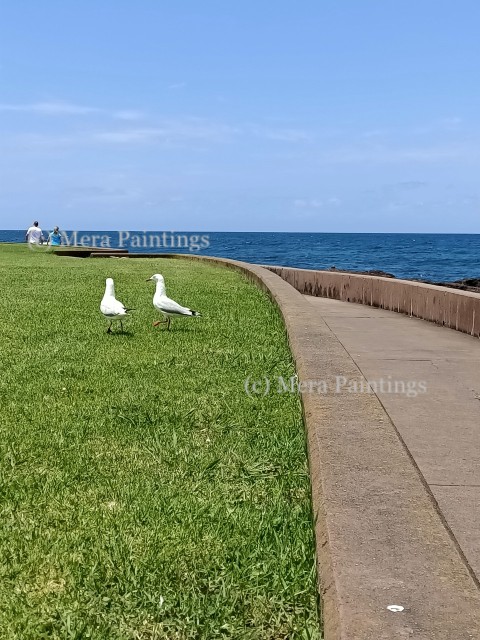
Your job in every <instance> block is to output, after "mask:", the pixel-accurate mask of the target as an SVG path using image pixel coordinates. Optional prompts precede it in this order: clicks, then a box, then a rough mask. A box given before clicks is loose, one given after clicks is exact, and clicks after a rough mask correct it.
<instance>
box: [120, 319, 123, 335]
mask: <svg viewBox="0 0 480 640" xmlns="http://www.w3.org/2000/svg"><path fill="white" fill-rule="evenodd" d="M120 329H121V330H122V333H123V324H122V321H121V320H120Z"/></svg>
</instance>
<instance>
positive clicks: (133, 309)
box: [125, 307, 136, 311]
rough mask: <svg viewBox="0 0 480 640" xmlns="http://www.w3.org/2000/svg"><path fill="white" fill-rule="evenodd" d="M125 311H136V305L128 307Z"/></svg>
mask: <svg viewBox="0 0 480 640" xmlns="http://www.w3.org/2000/svg"><path fill="white" fill-rule="evenodd" d="M125 311H136V309H135V307H126V308H125Z"/></svg>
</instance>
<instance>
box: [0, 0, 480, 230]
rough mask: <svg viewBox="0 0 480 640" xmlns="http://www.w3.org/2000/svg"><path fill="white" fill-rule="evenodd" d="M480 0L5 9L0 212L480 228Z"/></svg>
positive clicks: (169, 225)
mask: <svg viewBox="0 0 480 640" xmlns="http://www.w3.org/2000/svg"><path fill="white" fill-rule="evenodd" d="M479 27H480V3H478V2H477V1H476V0H459V1H457V2H452V1H451V0H448V1H444V0H435V1H433V0H421V1H420V2H419V1H418V0H416V1H415V2H414V1H413V0H402V1H400V0H397V1H394V0H362V1H360V0H335V1H334V0H323V1H322V2H318V1H316V2H313V1H304V2H300V3H294V2H285V1H282V0H279V1H278V2H276V3H271V2H267V1H266V0H256V1H255V2H253V1H252V0H245V1H244V2H241V3H227V2H225V1H223V2H221V1H213V0H202V2H198V1H196V2H194V1H193V0H184V1H180V2H178V3H173V2H168V3H167V2H161V1H158V0H155V1H154V0H143V1H142V0H141V1H139V2H137V3H134V2H127V1H126V0H123V1H119V0H116V1H115V2H114V1H113V0H102V2H94V1H93V0H83V1H82V2H73V0H63V1H60V0H55V1H54V0H43V1H42V2H36V1H35V2H34V1H33V0H22V1H19V2H18V3H13V2H10V3H6V2H4V3H3V4H2V8H1V9H0V228H4V229H8V228H12V229H13V228H24V227H27V226H28V225H29V224H30V223H31V222H32V220H33V219H35V218H38V219H39V221H40V223H41V225H42V226H43V227H44V228H48V227H52V226H53V225H54V224H59V225H60V227H61V228H64V229H96V230H98V229H112V230H119V229H138V230H142V229H146V230H158V229H165V230H172V231H180V230H192V231H193V230H202V231H223V230H226V231H229V230H239V231H248V230H251V231H264V230H271V231H345V232H357V231H358V232H361V231H364V232H375V231H377V232H459V233H480V185H479V179H478V178H479V170H480V71H479V70H480V66H479V63H480V57H479V54H480V44H479V42H480V39H479V37H478V33H479Z"/></svg>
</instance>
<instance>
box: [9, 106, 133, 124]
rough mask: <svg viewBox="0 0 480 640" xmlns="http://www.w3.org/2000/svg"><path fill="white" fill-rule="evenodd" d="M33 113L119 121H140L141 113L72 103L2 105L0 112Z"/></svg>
mask: <svg viewBox="0 0 480 640" xmlns="http://www.w3.org/2000/svg"><path fill="white" fill-rule="evenodd" d="M2 111H3V112H9V111H10V112H14V113H31V114H39V115H44V116H86V115H93V114H99V115H104V116H107V117H111V118H117V119H119V120H139V119H141V118H143V113H142V112H141V111H135V110H129V109H119V110H116V111H109V110H108V109H100V108H98V107H88V106H85V105H80V104H72V103H70V102H35V103H32V104H0V112H2Z"/></svg>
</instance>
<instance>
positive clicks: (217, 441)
mask: <svg viewBox="0 0 480 640" xmlns="http://www.w3.org/2000/svg"><path fill="white" fill-rule="evenodd" d="M155 272H160V273H163V274H164V276H165V279H166V283H167V292H168V293H169V295H171V297H173V298H174V299H177V300H178V302H180V303H183V304H187V305H188V306H191V307H192V308H194V309H198V310H199V311H200V312H201V313H202V314H203V317H202V318H185V319H180V320H174V321H173V325H172V330H171V331H170V332H166V331H165V330H163V329H162V328H153V327H152V322H153V320H155V319H157V317H158V316H157V312H156V311H155V309H154V308H153V306H152V296H153V286H154V285H153V284H152V283H146V282H145V280H146V278H148V277H149V276H151V275H152V274H153V273H155ZM107 276H111V277H113V278H114V280H115V285H116V294H117V297H118V298H119V299H120V300H122V302H124V303H125V304H126V305H127V306H131V307H136V308H137V311H136V312H135V314H134V317H133V318H132V319H131V320H130V321H128V322H126V323H125V329H126V333H125V334H121V333H115V334H113V335H107V333H106V326H107V323H106V321H105V320H104V319H103V317H102V316H101V315H100V312H99V304H100V300H101V298H102V295H103V290H104V280H105V277H107ZM0 282H1V290H2V303H1V316H2V317H1V323H0V344H1V353H0V361H1V362H0V363H1V370H2V375H1V377H0V463H1V472H0V473H1V475H0V483H1V484H0V491H1V496H0V509H1V520H0V637H2V638H8V639H9V640H16V639H18V640H40V639H43V638H48V639H51V638H53V639H62V640H65V639H73V638H75V639H80V638H82V639H84V638H85V639H86V638H95V639H96V640H98V639H100V638H101V639H105V640H107V639H108V640H120V639H121V640H126V639H132V640H133V639H142V640H143V639H145V640H146V639H148V640H152V639H156V638H158V639H160V638H167V639H169V640H173V639H178V640H184V639H190V638H198V639H199V638H204V639H206V640H213V639H214V638H241V639H243V638H251V639H252V640H263V639H285V640H287V639H288V640H291V639H296V638H301V639H304V640H306V639H308V638H311V639H317V638H318V637H319V632H318V631H317V629H318V627H319V615H318V610H317V595H316V585H315V562H314V543H313V526H312V514H311V503H310V489H309V477H308V469H307V462H306V453H305V435H304V431H303V424H302V418H301V409H300V404H299V399H298V397H297V396H295V395H293V394H288V393H283V394H277V393H271V394H269V395H268V396H267V397H254V398H250V397H248V396H247V394H246V393H245V390H244V380H245V378H246V377H247V376H249V375H251V376H253V377H254V378H260V377H262V376H264V375H270V376H272V377H273V376H278V375H282V376H284V377H290V376H291V375H292V374H293V373H294V367H293V364H292V360H291V356H290V353H289V349H288V345H287V340H286V336H285V331H284V328H283V325H282V322H281V319H280V317H279V314H278V312H277V310H276V309H275V308H274V306H273V305H272V304H271V302H270V301H269V300H268V298H267V297H266V295H265V294H264V293H262V292H260V291H259V290H258V289H257V288H255V287H254V286H252V285H250V284H249V283H248V282H247V281H246V280H245V279H244V278H243V277H242V276H241V275H239V274H237V273H235V272H232V271H230V270H227V269H222V268H219V267H215V266H212V265H208V264H204V263H197V262H190V261H187V260H183V261H182V260H178V261H177V260H161V259H158V260H147V259H135V260H128V259H115V258H112V259H98V260H97V259H78V258H63V257H58V256H53V255H51V254H47V253H34V252H30V251H29V250H28V249H27V247H25V246H12V245H3V246H1V245H0Z"/></svg>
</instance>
